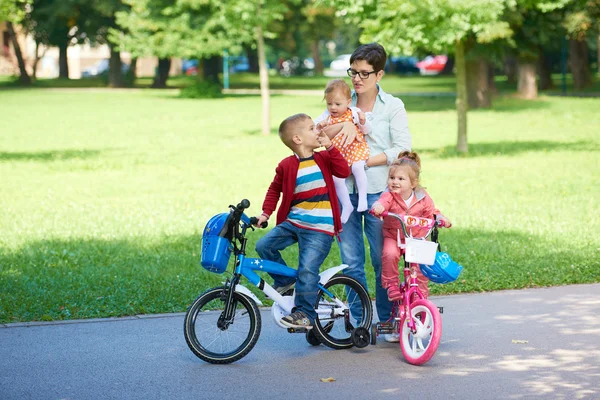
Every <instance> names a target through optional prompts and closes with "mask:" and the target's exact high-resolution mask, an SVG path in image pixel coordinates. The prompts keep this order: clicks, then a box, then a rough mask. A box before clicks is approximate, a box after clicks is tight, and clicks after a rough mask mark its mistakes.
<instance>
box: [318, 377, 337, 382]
mask: <svg viewBox="0 0 600 400" xmlns="http://www.w3.org/2000/svg"><path fill="white" fill-rule="evenodd" d="M321 382H335V378H331V377H330V378H321Z"/></svg>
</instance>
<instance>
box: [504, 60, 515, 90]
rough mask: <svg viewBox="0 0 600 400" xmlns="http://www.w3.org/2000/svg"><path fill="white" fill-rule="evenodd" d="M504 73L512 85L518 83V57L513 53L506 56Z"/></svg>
mask: <svg viewBox="0 0 600 400" xmlns="http://www.w3.org/2000/svg"><path fill="white" fill-rule="evenodd" d="M504 73H505V74H506V80H507V82H508V83H510V84H512V85H514V84H516V83H517V58H516V57H515V56H514V55H512V54H507V55H506V56H505V57H504Z"/></svg>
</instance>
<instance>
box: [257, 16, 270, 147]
mask: <svg viewBox="0 0 600 400" xmlns="http://www.w3.org/2000/svg"><path fill="white" fill-rule="evenodd" d="M256 43H257V47H258V69H259V76H260V97H261V99H262V134H263V135H268V134H269V133H270V132H271V112H270V105H269V101H270V99H269V74H268V71H267V60H266V56H265V39H264V37H263V31H262V27H260V26H258V27H257V28H256Z"/></svg>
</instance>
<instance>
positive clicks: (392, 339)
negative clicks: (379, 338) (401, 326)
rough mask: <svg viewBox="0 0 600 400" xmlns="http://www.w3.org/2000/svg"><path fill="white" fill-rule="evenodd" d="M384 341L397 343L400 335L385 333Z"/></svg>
mask: <svg viewBox="0 0 600 400" xmlns="http://www.w3.org/2000/svg"><path fill="white" fill-rule="evenodd" d="M385 341H386V342H390V343H398V342H399V341H400V335H399V334H397V333H387V334H386V335H385Z"/></svg>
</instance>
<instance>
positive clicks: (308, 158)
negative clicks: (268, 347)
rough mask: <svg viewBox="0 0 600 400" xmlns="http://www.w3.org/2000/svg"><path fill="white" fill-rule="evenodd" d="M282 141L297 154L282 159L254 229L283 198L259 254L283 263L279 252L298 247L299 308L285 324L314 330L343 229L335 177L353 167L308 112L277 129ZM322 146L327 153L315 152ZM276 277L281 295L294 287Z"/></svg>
mask: <svg viewBox="0 0 600 400" xmlns="http://www.w3.org/2000/svg"><path fill="white" fill-rule="evenodd" d="M279 137H280V139H281V141H282V142H283V143H284V144H285V145H286V146H287V147H289V148H290V149H291V150H292V151H293V152H294V155H291V156H289V157H287V158H284V159H283V160H282V161H281V162H280V163H279V165H278V166H277V168H276V169H275V178H274V179H273V182H271V185H270V186H269V189H268V190H267V194H266V196H265V201H264V202H263V206H262V211H263V212H262V214H261V215H260V216H258V222H257V224H256V226H260V225H261V224H262V223H263V222H265V221H266V220H267V219H269V217H270V216H271V214H272V213H273V212H274V211H275V208H276V207H277V202H278V201H279V197H280V195H281V194H283V198H282V201H281V205H280V206H279V210H278V211H277V225H276V226H275V227H274V228H273V229H272V230H271V231H270V232H269V233H267V234H266V235H265V236H263V237H262V238H261V239H260V240H259V241H258V242H257V243H256V252H257V253H258V255H259V256H260V257H261V258H264V259H267V260H271V261H275V262H278V263H281V264H284V265H285V261H284V260H283V258H282V257H281V250H283V249H285V248H286V247H288V246H290V245H292V244H294V243H298V280H297V282H296V297H295V306H296V307H295V309H294V312H292V314H290V315H288V316H286V317H284V318H282V319H281V323H282V324H284V325H285V326H288V327H290V328H305V329H311V328H312V324H313V321H314V320H315V318H316V317H317V314H316V312H315V308H314V307H315V303H316V301H317V285H318V283H319V268H320V267H321V264H322V263H323V261H324V260H325V258H326V257H327V255H328V254H329V250H330V249H331V244H332V243H333V237H334V236H336V235H337V234H338V233H339V231H340V230H341V228H342V223H341V219H340V209H339V204H338V201H337V194H336V192H335V186H334V183H333V176H337V177H339V178H346V177H348V176H349V175H350V169H349V168H348V162H347V161H346V160H345V159H344V157H342V154H341V153H340V152H339V151H338V149H336V148H335V146H332V144H331V140H330V139H329V138H328V137H327V135H325V134H323V133H322V132H319V133H317V132H316V131H315V124H314V122H313V120H312V119H311V118H310V117H309V116H308V115H306V114H296V115H292V116H291V117H288V118H286V119H285V120H284V121H283V122H282V123H281V125H280V126H279ZM321 146H324V147H325V149H326V150H325V151H320V152H316V153H315V152H314V150H315V149H317V148H319V147H321ZM273 278H274V283H273V288H275V289H276V290H277V291H278V292H279V293H285V292H286V291H288V290H290V289H291V288H292V286H293V285H294V282H293V281H290V278H289V277H283V276H279V275H274V276H273ZM286 279H287V280H286Z"/></svg>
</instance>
